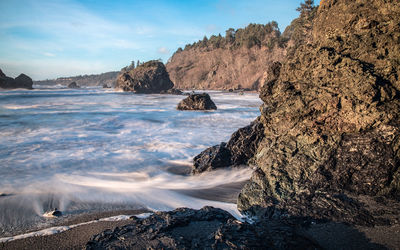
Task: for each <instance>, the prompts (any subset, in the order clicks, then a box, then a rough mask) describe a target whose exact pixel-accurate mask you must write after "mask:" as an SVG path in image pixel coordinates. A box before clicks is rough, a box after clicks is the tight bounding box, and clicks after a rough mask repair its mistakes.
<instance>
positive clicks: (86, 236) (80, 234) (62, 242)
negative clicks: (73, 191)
mask: <svg viewBox="0 0 400 250" xmlns="http://www.w3.org/2000/svg"><path fill="white" fill-rule="evenodd" d="M145 212H148V211H146V210H122V211H112V212H104V213H95V214H86V215H81V216H77V217H76V218H74V219H71V220H70V221H67V222H65V223H63V224H60V225H57V226H61V225H63V226H70V225H76V224H79V223H83V222H89V221H94V220H98V219H101V218H108V217H112V216H117V215H135V214H141V213H145ZM129 223H130V220H124V221H98V222H94V223H91V224H86V225H81V226H78V227H74V228H72V229H69V230H67V231H64V232H62V233H58V234H53V235H47V236H35V237H29V238H25V239H19V240H13V241H9V242H5V243H0V249H82V248H83V247H84V246H85V244H86V242H88V241H89V240H90V237H92V235H95V234H98V233H101V232H102V231H104V230H106V229H111V230H113V229H114V228H116V227H120V226H124V225H127V224H129Z"/></svg>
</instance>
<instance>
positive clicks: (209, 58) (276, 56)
mask: <svg viewBox="0 0 400 250" xmlns="http://www.w3.org/2000/svg"><path fill="white" fill-rule="evenodd" d="M291 28H292V29H291V32H286V33H284V34H282V35H281V32H280V31H279V29H278V24H277V23H276V22H274V21H272V22H270V23H267V24H265V25H264V24H249V25H248V26H246V27H245V28H241V29H237V30H234V29H232V28H231V29H228V30H227V31H226V34H225V36H224V37H223V36H221V35H218V36H215V35H213V36H211V37H210V38H207V37H204V38H203V40H200V41H198V42H195V43H193V44H188V45H186V46H185V49H183V50H182V49H181V48H179V49H178V50H177V51H176V52H175V53H174V55H173V56H172V57H171V58H170V60H169V61H168V63H167V71H168V72H169V74H170V77H171V79H172V81H173V82H174V83H175V85H176V87H177V88H181V89H220V90H228V89H233V90H234V89H249V90H250V89H251V90H258V89H259V88H260V87H261V86H262V85H263V84H264V83H265V81H266V79H267V78H268V68H269V66H270V65H271V64H272V63H273V62H275V61H282V60H284V58H285V56H286V52H287V49H288V47H290V46H291V45H292V44H293V43H292V42H289V40H290V36H291V35H292V33H294V32H292V30H296V31H297V30H298V29H297V27H294V26H292V25H291ZM297 33H299V32H297Z"/></svg>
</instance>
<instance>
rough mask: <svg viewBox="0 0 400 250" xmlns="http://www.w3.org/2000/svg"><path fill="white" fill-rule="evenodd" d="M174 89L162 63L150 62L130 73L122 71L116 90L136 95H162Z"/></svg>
mask: <svg viewBox="0 0 400 250" xmlns="http://www.w3.org/2000/svg"><path fill="white" fill-rule="evenodd" d="M173 87H174V84H173V83H172V82H171V80H170V79H169V75H168V72H167V71H166V69H165V66H164V64H163V63H162V62H159V61H154V60H153V61H148V62H146V63H143V64H141V65H139V66H137V67H136V68H133V69H131V70H129V71H122V72H121V73H120V75H118V78H117V84H116V86H115V88H117V89H122V90H123V91H131V92H135V93H145V94H149V93H162V92H166V91H168V90H170V89H172V88H173Z"/></svg>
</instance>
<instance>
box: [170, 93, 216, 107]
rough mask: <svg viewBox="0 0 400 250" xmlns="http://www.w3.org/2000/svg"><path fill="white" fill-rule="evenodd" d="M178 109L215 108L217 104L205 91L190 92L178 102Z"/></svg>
mask: <svg viewBox="0 0 400 250" xmlns="http://www.w3.org/2000/svg"><path fill="white" fill-rule="evenodd" d="M177 109H178V110H215V109H217V106H216V105H215V103H214V102H213V101H212V100H211V97H210V96H209V95H208V94H207V93H203V94H190V95H189V96H188V97H186V98H185V99H183V100H182V101H181V102H179V103H178V107H177Z"/></svg>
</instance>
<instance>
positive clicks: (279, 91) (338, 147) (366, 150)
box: [238, 0, 400, 224]
mask: <svg viewBox="0 0 400 250" xmlns="http://www.w3.org/2000/svg"><path fill="white" fill-rule="evenodd" d="M399 42H400V3H399V2H398V1H396V0H389V1H385V0H375V1H356V0H352V1H348V0H325V1H323V2H321V6H320V7H319V10H318V13H317V15H316V19H315V20H314V27H313V29H312V38H311V40H310V41H309V42H308V43H303V44H302V45H301V46H299V48H298V49H297V50H296V51H295V52H294V55H293V56H291V57H289V58H288V59H287V60H286V61H285V63H283V65H282V66H281V68H280V70H279V76H278V77H277V78H276V79H272V80H271V81H269V82H268V83H267V84H266V85H265V86H264V87H263V88H262V89H261V92H260V98H261V99H262V100H263V102H264V104H263V105H262V106H261V107H260V111H261V117H260V121H261V123H262V124H263V126H264V132H263V133H264V139H263V140H262V142H261V143H260V145H259V147H258V149H257V152H256V154H255V155H254V159H253V160H254V162H255V163H256V165H257V166H258V168H257V170H256V171H255V173H254V174H253V176H252V178H251V181H250V183H249V184H247V185H246V186H245V187H244V189H243V190H242V192H241V194H240V196H239V199H238V208H239V209H240V210H242V211H254V210H257V209H259V208H269V209H270V210H269V216H273V215H274V214H275V215H276V214H277V213H278V214H279V213H280V214H282V211H285V213H289V214H291V215H296V216H311V217H316V218H325V219H330V220H338V221H347V222H351V223H359V224H368V223H372V224H374V223H378V222H377V219H376V218H375V217H374V216H372V215H371V214H370V213H367V212H366V211H368V206H367V205H365V203H363V202H362V201H361V198H360V197H364V198H365V199H369V198H373V199H375V198H376V197H386V198H388V199H393V200H394V201H398V200H399V199H400V168H399V166H400V162H399V160H400V122H399V121H400V120H399V118H400V117H399V115H400V112H399V108H400V99H399V97H400V95H399V94H400V92H399V90H400V81H399V75H400V61H399V60H398V59H399V58H400V43H399ZM368 197H369V198H368ZM271 209H272V210H271ZM381 222H382V221H381Z"/></svg>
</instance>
